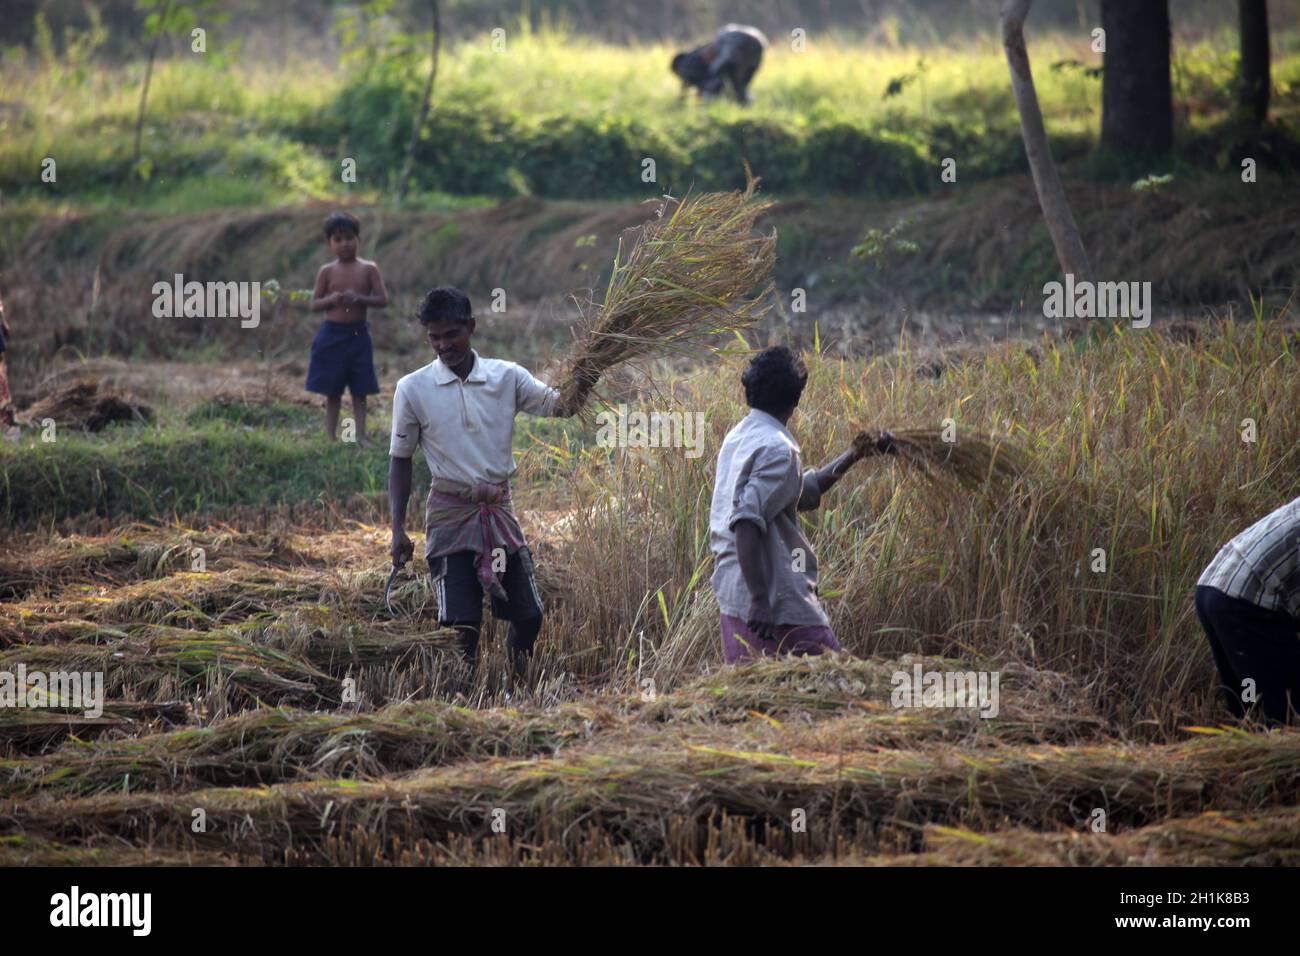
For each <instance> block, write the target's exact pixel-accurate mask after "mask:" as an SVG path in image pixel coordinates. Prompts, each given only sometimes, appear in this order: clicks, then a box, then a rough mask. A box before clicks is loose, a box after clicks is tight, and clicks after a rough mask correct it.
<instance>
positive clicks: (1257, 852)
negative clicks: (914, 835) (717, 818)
mask: <svg viewBox="0 0 1300 956" xmlns="http://www.w3.org/2000/svg"><path fill="white" fill-rule="evenodd" d="M1298 816H1300V808H1296V807H1283V808H1280V809H1275V810H1263V811H1257V812H1254V813H1244V812H1241V811H1234V812H1229V813H1223V812H1220V811H1210V812H1208V813H1202V814H1198V815H1197V816H1194V817H1185V818H1179V819H1174V820H1167V821H1165V822H1162V823H1153V824H1151V825H1150V826H1145V827H1140V828H1138V829H1136V830H1128V831H1120V832H1117V833H1093V832H1091V831H1083V832H1078V831H1065V832H1056V833H1038V832H1035V831H1033V830H1025V829H1022V828H1016V829H1013V830H1008V831H1005V832H998V833H976V832H974V831H971V830H967V829H965V828H962V827H941V826H927V827H926V828H925V838H924V839H925V851H924V852H923V853H921V854H918V855H917V856H915V857H911V858H908V857H902V858H900V857H896V856H894V857H881V858H877V859H876V860H873V861H871V862H878V863H882V864H885V865H891V866H896V865H898V864H899V863H906V864H908V865H917V866H1295V865H1296V864H1298V863H1300V827H1297V826H1296V820H1297V818H1298Z"/></svg>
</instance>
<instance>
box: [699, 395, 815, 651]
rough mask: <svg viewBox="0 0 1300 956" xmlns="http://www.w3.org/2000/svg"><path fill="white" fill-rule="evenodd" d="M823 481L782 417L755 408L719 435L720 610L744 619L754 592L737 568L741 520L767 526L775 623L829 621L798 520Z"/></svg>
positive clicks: (715, 544) (716, 578)
mask: <svg viewBox="0 0 1300 956" xmlns="http://www.w3.org/2000/svg"><path fill="white" fill-rule="evenodd" d="M821 497H822V496H821V483H820V482H819V481H818V480H817V473H816V472H815V471H813V470H812V469H808V470H806V471H805V470H804V468H803V462H802V459H801V458H800V455H799V444H798V442H796V441H795V440H794V436H793V435H791V434H790V430H789V429H788V428H786V427H785V425H783V424H782V423H781V422H780V420H779V419H777V418H774V417H773V416H771V415H769V414H768V413H767V412H764V411H761V410H759V409H757V408H753V409H750V412H749V414H748V415H746V416H745V417H744V418H742V419H741V420H740V422H739V423H738V424H737V425H736V426H735V427H734V428H733V429H731V431H729V432H727V437H726V438H724V439H723V441H722V448H721V449H719V451H718V469H717V474H716V477H715V480H714V485H713V503H712V505H711V507H710V509H709V545H710V547H711V549H712V551H713V578H712V581H713V592H714V594H716V595H717V598H718V606H719V607H720V608H721V609H722V613H723V614H729V615H731V616H733V617H738V618H740V619H741V620H744V619H745V618H746V617H747V616H748V614H749V602H750V599H751V597H752V595H751V594H750V593H749V586H748V585H747V584H746V583H745V576H744V574H743V573H742V572H741V570H740V558H739V555H738V553H737V550H736V530H735V529H736V522H738V521H751V522H753V523H754V524H755V525H757V526H758V529H759V530H760V531H762V532H763V543H762V547H763V555H764V558H765V560H766V561H767V565H768V568H769V569H770V577H769V580H770V581H771V587H772V593H771V594H769V595H768V596H767V597H768V603H769V605H770V606H771V609H772V613H773V617H774V621H775V623H777V624H811V625H819V626H825V625H827V624H829V623H830V621H829V618H827V616H826V611H825V610H824V609H823V608H822V606H821V602H820V601H819V600H818V599H817V556H816V555H815V554H813V550H812V546H811V545H809V543H808V539H807V538H806V537H804V533H803V529H802V528H801V527H800V526H799V516H798V514H797V512H798V511H807V510H810V509H812V508H816V507H817V506H818V505H819V504H821Z"/></svg>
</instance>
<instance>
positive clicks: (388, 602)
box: [384, 564, 402, 617]
mask: <svg viewBox="0 0 1300 956" xmlns="http://www.w3.org/2000/svg"><path fill="white" fill-rule="evenodd" d="M400 570H402V566H401V565H400V564H395V565H393V570H392V571H390V572H388V586H387V587H386V588H384V607H386V608H388V616H389V617H397V612H396V611H394V610H393V602H392V595H393V582H394V581H396V580H397V572H398V571H400Z"/></svg>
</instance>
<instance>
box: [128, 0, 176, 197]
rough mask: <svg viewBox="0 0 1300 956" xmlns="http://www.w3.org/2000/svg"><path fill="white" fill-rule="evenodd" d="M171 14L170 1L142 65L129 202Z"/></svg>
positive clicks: (132, 193)
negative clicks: (151, 84) (156, 64)
mask: <svg viewBox="0 0 1300 956" xmlns="http://www.w3.org/2000/svg"><path fill="white" fill-rule="evenodd" d="M170 13H172V0H168V3H166V5H165V7H164V8H162V13H161V14H160V16H159V29H157V30H156V31H155V33H153V42H152V43H151V44H149V60H148V62H147V64H144V85H143V86H142V87H140V108H139V109H138V111H136V113H135V142H134V144H133V147H131V173H130V177H131V181H130V187H129V189H127V195H129V196H130V199H131V202H135V185H136V182H138V179H139V165H140V138H142V135H143V133H144V107H146V105H147V104H148V101H149V82H151V81H152V79H153V61H155V60H156V59H157V55H159V43H161V40H162V29H164V26H165V25H166V18H168V14H170Z"/></svg>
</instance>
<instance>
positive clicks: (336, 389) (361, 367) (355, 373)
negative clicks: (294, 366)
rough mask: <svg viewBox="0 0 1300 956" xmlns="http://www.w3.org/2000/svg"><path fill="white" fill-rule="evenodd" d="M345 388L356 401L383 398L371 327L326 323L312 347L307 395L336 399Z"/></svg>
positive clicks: (366, 323)
mask: <svg viewBox="0 0 1300 956" xmlns="http://www.w3.org/2000/svg"><path fill="white" fill-rule="evenodd" d="M344 388H347V390H348V391H349V392H351V393H352V397H353V398H359V397H361V396H363V395H378V394H379V379H378V378H377V377H376V376H375V349H374V344H373V343H372V342H371V340H370V324H369V323H368V322H331V321H329V320H328V319H326V320H325V321H324V322H322V323H321V324H320V331H318V332H317V333H316V338H314V339H313V340H312V343H311V364H310V365H309V366H308V368H307V391H309V392H317V393H319V394H321V395H329V396H331V397H333V396H337V395H342V394H343V389H344Z"/></svg>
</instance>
